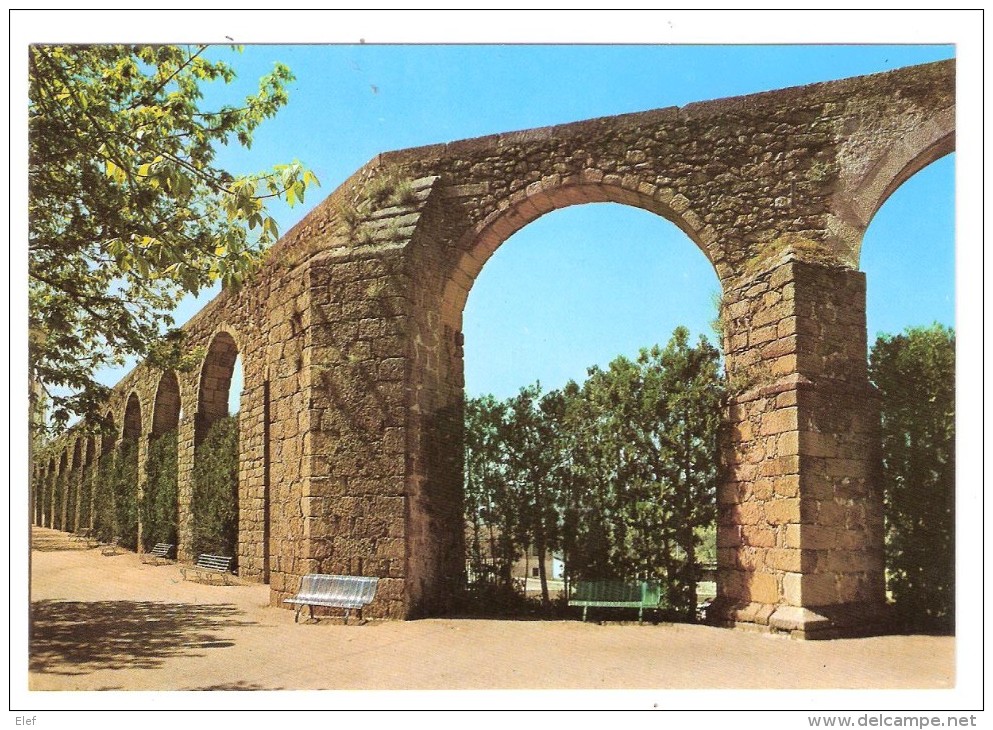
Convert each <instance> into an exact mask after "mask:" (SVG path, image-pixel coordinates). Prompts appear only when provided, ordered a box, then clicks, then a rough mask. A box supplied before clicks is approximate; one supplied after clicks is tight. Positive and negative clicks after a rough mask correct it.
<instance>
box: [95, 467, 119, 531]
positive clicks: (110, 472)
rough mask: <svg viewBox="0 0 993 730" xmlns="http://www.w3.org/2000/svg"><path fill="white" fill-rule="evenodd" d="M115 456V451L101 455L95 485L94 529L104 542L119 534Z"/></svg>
mask: <svg viewBox="0 0 993 730" xmlns="http://www.w3.org/2000/svg"><path fill="white" fill-rule="evenodd" d="M114 458H115V454H114V452H113V451H111V452H108V453H106V454H103V455H102V456H101V457H100V460H99V461H98V462H97V465H96V470H97V474H96V482H95V483H94V485H93V530H94V533H95V537H96V538H97V539H98V540H102V541H104V542H106V541H108V540H110V539H112V538H113V537H115V536H116V535H117V522H116V519H115V514H114Z"/></svg>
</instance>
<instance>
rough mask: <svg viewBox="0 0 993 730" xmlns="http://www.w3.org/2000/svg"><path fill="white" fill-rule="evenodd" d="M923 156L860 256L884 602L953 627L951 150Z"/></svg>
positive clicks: (932, 625)
mask: <svg viewBox="0 0 993 730" xmlns="http://www.w3.org/2000/svg"><path fill="white" fill-rule="evenodd" d="M924 161H925V162H926V163H927V164H926V166H924V167H923V168H918V167H917V166H916V165H915V166H913V168H912V169H914V170H915V172H914V173H913V175H912V176H910V177H903V178H900V179H899V180H898V183H899V186H898V187H896V186H894V187H895V189H894V190H893V191H892V194H891V195H890V196H889V197H887V199H886V200H885V202H884V203H883V204H882V205H881V206H880V207H879V209H878V210H877V211H875V213H874V214H873V217H872V219H871V221H870V225H869V227H868V229H867V230H866V232H865V234H864V236H863V239H862V245H861V248H860V262H859V264H860V269H861V270H862V271H863V272H864V273H865V277H866V319H867V323H868V342H867V345H868V350H869V352H868V358H869V363H870V367H869V377H870V381H871V382H872V383H873V386H874V388H875V392H876V394H877V399H878V401H879V405H880V411H881V429H882V430H881V439H880V441H881V443H882V455H881V456H882V469H881V475H880V481H881V491H882V497H883V500H882V501H883V535H884V546H883V552H884V556H885V560H884V566H885V579H886V598H887V602H888V605H889V607H890V611H891V616H892V618H893V622H894V626H896V627H898V628H899V629H901V630H904V631H909V632H919V631H925V632H939V633H954V629H955V614H956V607H955V584H956V575H957V574H959V575H960V574H961V572H960V571H957V570H956V568H957V566H956V559H955V552H956V550H955V543H956V529H955V527H956V524H955V523H956V489H955V486H956V485H955V481H956V480H955V463H956V456H955V425H954V424H955V411H956V407H955V381H956V375H955V357H956V353H955V350H956V335H957V333H956V306H955V302H956V291H955V273H956V271H955V270H956V246H955V237H956V236H955V155H954V153H952V154H948V155H947V156H944V157H941V158H940V159H937V160H935V161H931V158H930V156H928V157H925V158H924ZM914 188H916V190H914ZM923 191H926V194H923V195H922V192H923ZM921 199H926V200H927V201H928V203H927V205H924V206H922V205H920V204H919V202H917V201H919V200H921ZM912 200H913V201H914V202H913V203H911V202H910V201H912ZM911 292H912V293H911ZM887 300H889V301H899V302H901V305H902V306H901V307H900V308H899V309H898V310H895V309H894V308H893V307H886V306H885V302H887Z"/></svg>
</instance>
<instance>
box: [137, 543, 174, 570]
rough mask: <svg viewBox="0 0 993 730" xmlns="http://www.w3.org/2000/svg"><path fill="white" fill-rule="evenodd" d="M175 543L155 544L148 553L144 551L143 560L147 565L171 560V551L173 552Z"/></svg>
mask: <svg viewBox="0 0 993 730" xmlns="http://www.w3.org/2000/svg"><path fill="white" fill-rule="evenodd" d="M173 547H175V546H174V545H172V544H170V543H166V542H159V543H156V544H155V547H153V548H152V549H151V550H149V551H148V552H147V553H142V556H141V562H143V563H145V564H147V565H159V564H163V563H168V562H169V553H171V552H172V549H173Z"/></svg>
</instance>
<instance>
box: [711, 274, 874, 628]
mask: <svg viewBox="0 0 993 730" xmlns="http://www.w3.org/2000/svg"><path fill="white" fill-rule="evenodd" d="M726 298H727V301H728V305H727V309H726V310H725V311H726V321H727V326H728V333H727V360H728V370H729V373H730V374H731V377H732V385H733V386H737V388H738V391H737V395H736V396H735V397H734V399H733V402H732V405H731V409H730V418H731V424H732V441H733V443H732V448H731V449H730V463H729V464H728V467H729V469H728V478H727V480H726V481H725V483H724V484H723V485H722V487H721V488H720V490H719V491H718V600H717V601H715V604H714V606H713V609H712V611H711V614H710V616H711V617H712V618H714V619H715V620H717V621H720V622H723V623H731V624H748V625H755V626H761V627H767V628H770V629H772V630H777V631H785V632H790V633H791V634H793V635H795V636H799V637H804V638H819V637H828V636H837V635H851V634H857V633H863V632H867V631H872V630H877V629H878V623H879V622H880V620H881V619H882V612H883V608H884V604H885V594H884V581H883V524H882V494H881V490H880V481H879V479H878V473H879V472H878V468H879V446H878V429H879V409H878V403H877V402H876V399H875V397H874V395H873V391H872V389H871V387H870V385H869V382H868V375H867V363H866V330H865V278H864V275H863V274H861V273H860V272H857V271H852V270H848V269H844V268H837V267H831V266H824V265H821V264H813V263H804V262H800V261H789V262H787V263H784V264H781V265H779V266H777V267H775V268H773V269H772V270H771V271H768V272H765V273H763V274H760V275H758V276H755V277H752V278H750V279H749V280H748V281H747V282H744V283H742V284H740V285H739V286H737V287H734V288H730V289H729V291H727V292H726Z"/></svg>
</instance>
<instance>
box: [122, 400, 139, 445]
mask: <svg viewBox="0 0 993 730" xmlns="http://www.w3.org/2000/svg"><path fill="white" fill-rule="evenodd" d="M141 434H142V425H141V401H140V400H139V399H138V394H137V393H134V392H132V393H131V395H129V396H128V400H127V405H126V406H125V407H124V420H123V422H122V428H121V439H122V440H124V441H138V440H139V439H140V438H141Z"/></svg>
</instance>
